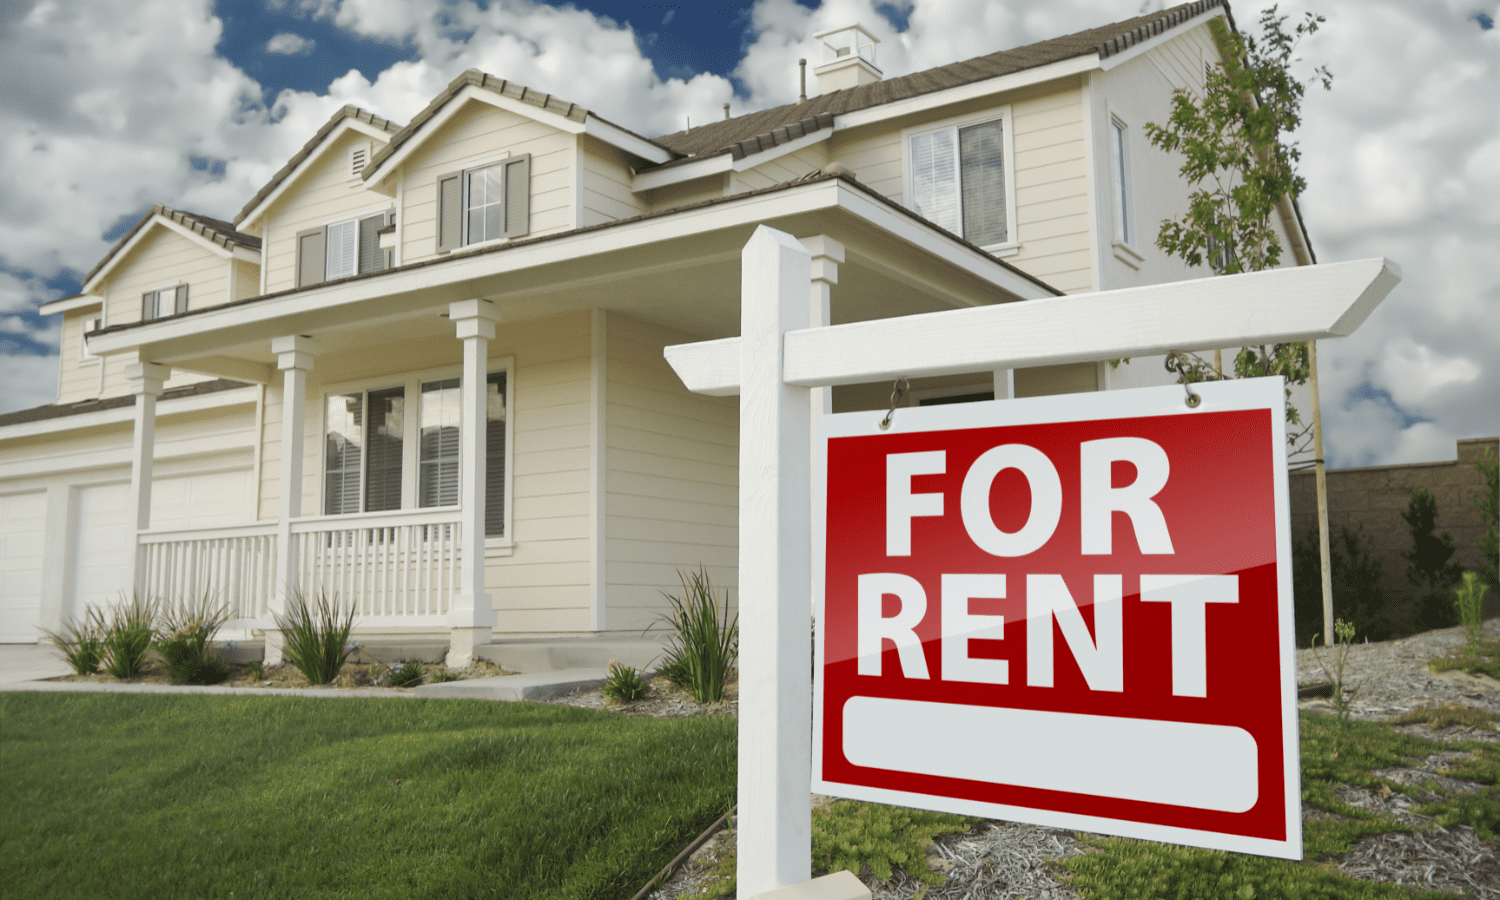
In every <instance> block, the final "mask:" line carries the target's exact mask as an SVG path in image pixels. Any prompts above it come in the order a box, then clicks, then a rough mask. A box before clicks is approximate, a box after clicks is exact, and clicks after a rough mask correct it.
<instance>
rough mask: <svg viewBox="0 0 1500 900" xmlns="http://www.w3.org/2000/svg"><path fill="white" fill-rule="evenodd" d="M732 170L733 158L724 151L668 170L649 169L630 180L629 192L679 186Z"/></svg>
mask: <svg viewBox="0 0 1500 900" xmlns="http://www.w3.org/2000/svg"><path fill="white" fill-rule="evenodd" d="M733 169H734V158H733V157H731V156H730V155H729V151H728V150H726V151H724V152H723V153H720V154H719V155H718V156H710V157H709V158H708V159H700V160H698V161H696V162H690V163H683V164H682V165H680V166H673V167H672V168H670V169H651V170H650V171H647V172H641V173H640V174H638V175H636V176H635V178H633V179H631V182H630V190H631V191H632V192H635V193H640V192H641V191H649V190H651V189H653V188H659V187H666V186H667V185H669V184H680V183H682V182H684V181H693V180H695V179H698V178H707V177H708V176H710V175H723V174H724V173H725V172H729V171H732V170H733Z"/></svg>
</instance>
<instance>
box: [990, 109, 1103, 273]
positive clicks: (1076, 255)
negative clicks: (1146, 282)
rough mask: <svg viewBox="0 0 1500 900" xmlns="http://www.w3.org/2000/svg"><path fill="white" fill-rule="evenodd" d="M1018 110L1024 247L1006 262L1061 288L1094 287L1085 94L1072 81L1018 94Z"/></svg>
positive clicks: (1019, 229)
mask: <svg viewBox="0 0 1500 900" xmlns="http://www.w3.org/2000/svg"><path fill="white" fill-rule="evenodd" d="M1011 115H1012V122H1013V124H1012V126H1011V129H1012V131H1013V133H1014V134H1013V139H1014V147H1015V173H1016V184H1015V192H1016V237H1017V239H1018V240H1019V242H1020V245H1021V247H1020V250H1019V251H1018V252H1017V253H1016V254H1015V255H1014V256H1012V257H1009V258H1008V260H1007V261H1008V262H1010V263H1011V264H1012V265H1014V266H1016V267H1017V268H1019V269H1022V270H1024V271H1026V272H1028V273H1030V274H1032V275H1035V276H1037V277H1038V278H1041V279H1042V280H1043V281H1046V282H1047V283H1048V284H1050V285H1052V286H1053V287H1056V288H1058V289H1060V290H1063V291H1067V292H1070V293H1073V292H1079V291H1089V290H1092V289H1093V275H1092V265H1091V259H1092V254H1093V249H1094V248H1093V241H1092V239H1091V237H1090V228H1089V214H1088V171H1087V168H1086V163H1085V157H1084V141H1083V95H1082V93H1081V92H1080V91H1079V89H1078V88H1077V87H1071V86H1070V87H1068V88H1067V89H1066V90H1061V91H1056V92H1054V93H1050V94H1047V95H1044V96H1041V97H1034V98H1029V99H1022V100H1016V101H1015V102H1014V103H1013V104H1012V106H1011Z"/></svg>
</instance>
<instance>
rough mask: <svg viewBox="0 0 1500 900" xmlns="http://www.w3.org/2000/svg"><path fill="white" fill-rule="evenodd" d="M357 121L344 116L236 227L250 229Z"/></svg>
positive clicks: (362, 130)
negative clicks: (314, 148) (316, 146)
mask: <svg viewBox="0 0 1500 900" xmlns="http://www.w3.org/2000/svg"><path fill="white" fill-rule="evenodd" d="M357 121H358V120H357V119H353V118H348V117H346V118H344V120H343V121H341V122H339V123H338V124H337V125H335V126H334V128H333V130H332V131H330V132H328V136H327V137H326V138H324V139H323V143H322V144H320V145H319V146H318V148H317V149H316V150H314V151H313V152H311V153H309V154H307V158H306V159H304V160H302V162H300V163H298V164H297V167H296V168H295V169H293V170H292V171H290V172H288V173H287V176H286V177H285V178H283V179H281V183H280V184H278V185H276V189H275V190H274V191H272V192H271V193H269V194H267V195H266V196H265V199H263V200H261V201H260V203H258V204H256V206H255V208H254V209H252V210H250V212H248V213H246V214H245V217H244V218H243V219H240V221H239V222H238V223H237V224H236V225H235V227H236V228H238V229H239V230H240V231H245V230H246V229H248V228H249V227H250V225H251V223H253V222H255V220H257V219H259V218H260V217H261V216H262V215H264V214H265V213H266V211H267V210H269V209H270V208H271V206H272V204H274V203H275V202H276V201H277V200H280V199H281V198H282V196H283V195H285V194H286V192H287V191H289V190H291V188H292V186H293V185H295V184H296V183H297V181H298V180H299V179H301V178H302V176H303V175H305V174H307V171H308V170H309V169H311V168H312V167H313V166H314V165H316V164H317V163H318V161H319V160H321V159H322V158H323V154H324V153H327V152H328V148H329V147H332V146H333V145H334V144H335V143H337V142H338V139H339V138H341V137H343V136H344V132H346V131H349V130H350V129H352V128H354V125H353V124H351V123H354V122H357ZM360 124H363V123H360ZM376 130H377V131H379V129H376ZM360 133H362V134H369V135H370V136H371V137H376V136H377V135H375V134H374V133H372V132H369V131H366V130H364V129H360ZM380 136H383V137H384V139H385V140H387V141H389V140H390V139H391V136H390V135H388V134H385V133H384V132H380Z"/></svg>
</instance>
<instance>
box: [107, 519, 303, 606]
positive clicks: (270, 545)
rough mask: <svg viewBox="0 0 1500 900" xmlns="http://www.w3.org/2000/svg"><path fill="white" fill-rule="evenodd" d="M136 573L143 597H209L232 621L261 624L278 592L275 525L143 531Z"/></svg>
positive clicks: (189, 599)
mask: <svg viewBox="0 0 1500 900" xmlns="http://www.w3.org/2000/svg"><path fill="white" fill-rule="evenodd" d="M137 571H138V573H139V578H140V583H141V590H142V593H143V596H146V597H155V598H159V599H161V600H163V601H166V602H170V603H175V604H184V603H193V602H197V601H199V600H201V599H203V598H207V599H208V600H209V601H210V602H211V603H212V604H214V605H218V604H220V603H222V604H224V605H225V606H226V607H228V610H229V618H230V619H231V620H236V619H261V618H264V617H265V615H266V610H267V608H268V607H267V604H268V602H269V601H270V599H271V596H272V595H273V594H274V593H275V583H274V582H275V578H276V525H275V524H274V523H272V524H269V525H247V526H241V527H238V528H208V529H195V530H191V531H155V532H145V533H143V534H141V536H140V557H139V562H138V570H137Z"/></svg>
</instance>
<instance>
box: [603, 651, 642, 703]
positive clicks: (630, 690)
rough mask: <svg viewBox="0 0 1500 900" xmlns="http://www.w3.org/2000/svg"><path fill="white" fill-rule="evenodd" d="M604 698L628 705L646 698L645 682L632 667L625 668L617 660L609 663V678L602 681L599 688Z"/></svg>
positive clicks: (625, 666)
mask: <svg viewBox="0 0 1500 900" xmlns="http://www.w3.org/2000/svg"><path fill="white" fill-rule="evenodd" d="M600 690H601V691H603V692H604V696H606V697H608V698H609V699H611V700H613V701H615V702H616V703H630V702H631V701H634V700H639V699H641V698H642V697H644V696H646V692H647V690H648V688H647V687H646V680H645V679H644V678H642V677H641V673H640V672H637V671H636V670H635V667H633V666H627V665H625V664H623V663H621V662H620V661H619V660H618V659H612V660H610V661H609V677H608V678H606V679H604V684H603V686H602V687H601V688H600Z"/></svg>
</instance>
